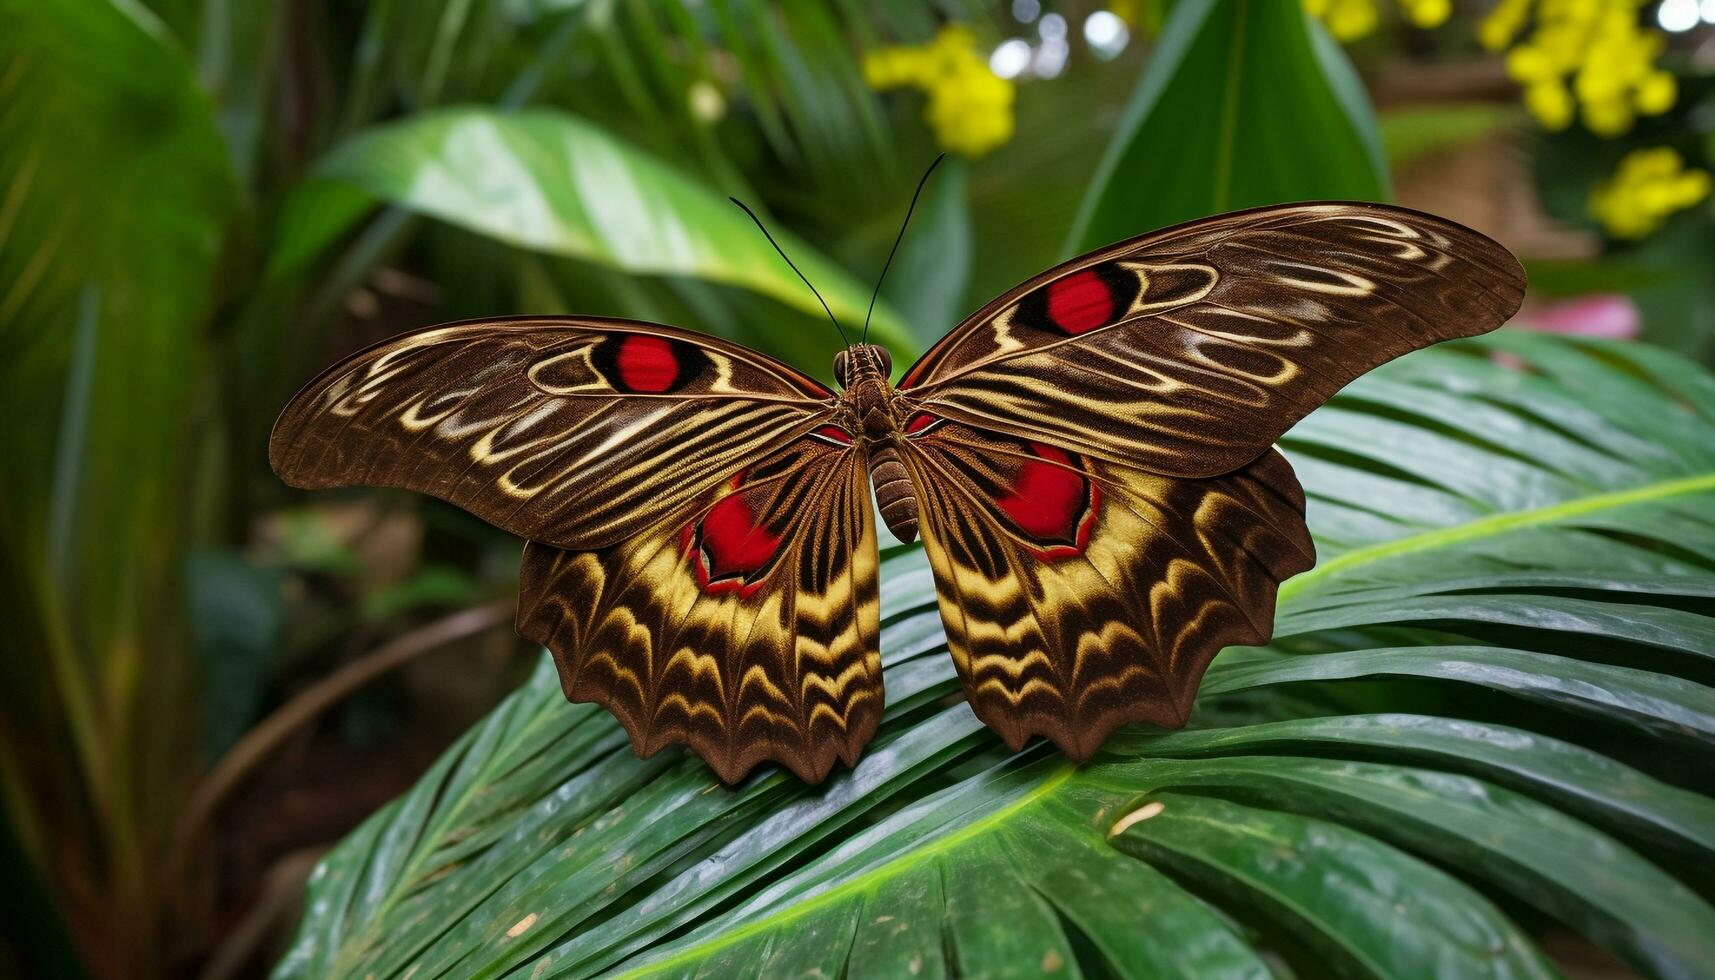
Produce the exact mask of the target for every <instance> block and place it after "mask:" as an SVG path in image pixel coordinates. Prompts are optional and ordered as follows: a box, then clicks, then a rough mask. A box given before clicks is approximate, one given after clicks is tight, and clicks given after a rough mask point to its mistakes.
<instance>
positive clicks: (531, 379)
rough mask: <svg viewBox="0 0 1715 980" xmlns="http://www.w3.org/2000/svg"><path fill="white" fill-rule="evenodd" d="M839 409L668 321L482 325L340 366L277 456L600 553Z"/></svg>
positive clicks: (307, 475) (299, 412)
mask: <svg viewBox="0 0 1715 980" xmlns="http://www.w3.org/2000/svg"><path fill="white" fill-rule="evenodd" d="M833 398H834V395H833V393H832V392H831V391H829V390H828V389H827V388H825V387H823V386H822V385H821V384H819V383H817V382H816V381H814V380H812V379H811V378H809V377H807V376H805V375H802V374H799V373H798V372H797V371H794V370H792V369H791V368H789V367H787V366H785V365H784V364H781V363H780V362H778V361H775V360H774V359H772V358H769V357H765V356H763V355H761V354H758V353H756V352H754V351H750V350H747V349H745V348H743V347H739V346H738V345H736V344H729V343H726V342H724V341H720V340H716V339H714V338H710V337H703V336H699V335H697V334H692V333H690V332H688V331H683V330H675V329H673V328H670V327H662V326H658V325H655V324H645V323H637V322H633V321H626V320H610V319H603V318H599V317H576V318H574V317H531V318H519V319H507V320H484V321H473V322H469V323H456V324H451V325H448V326H442V327H436V328H433V329H430V330H425V331H420V332H417V333H412V334H406V335H404V336H401V337H396V338H393V339H392V340H388V341H385V342H383V343H381V344H378V345H376V346H375V347H372V348H370V349H368V350H366V351H363V352H361V353H359V354H355V355H353V356H352V357H350V358H347V359H346V360H345V361H343V362H342V363H340V364H339V365H337V366H335V367H333V368H331V369H330V370H328V371H327V372H326V373H324V374H323V375H322V376H321V377H319V378H317V379H316V380H314V381H312V382H310V384H308V385H306V386H305V387H304V389H303V390H302V391H300V392H299V393H298V395H297V397H295V398H294V399H293V400H292V402H291V404H289V405H288V406H287V407H286V410H285V411H284V412H283V413H281V416H280V420H279V422H277V423H276V424H275V426H274V434H273V436H272V438H271V440H270V442H269V447H268V452H269V459H270V461H271V462H272V463H273V465H274V470H275V472H277V473H279V474H280V476H281V477H282V478H284V479H285V480H286V481H287V482H288V483H291V484H293V485H294V486H299V487H311V488H316V487H331V486H348V485H353V484H361V485H365V486H393V487H404V488H406V489H409V490H416V491H419V492H422V493H428V494H433V495H435V496H437V497H440V498H442V499H443V500H447V501H450V502H452V503H454V504H457V505H458V506H460V507H462V508H464V509H465V510H468V511H470V512H471V513H473V514H475V515H476V516H478V517H481V518H483V519H484V520H486V521H488V522H489V523H491V524H494V525H496V526H498V527H500V528H503V529H505V530H507V531H510V532H512V533H514V534H516V535H518V536H519V537H523V538H528V539H530V540H533V541H540V542H544V543H547V544H552V545H557V546H560V547H565V548H591V547H598V546H602V545H608V544H613V543H615V542H617V541H621V540H624V539H625V538H626V537H628V536H630V535H632V534H634V533H636V532H638V531H642V530H644V529H646V528H648V527H650V526H652V525H653V524H655V523H656V522H657V521H659V520H661V519H663V518H665V517H666V516H668V515H670V514H673V513H675V512H677V511H680V510H683V509H684V508H686V507H688V506H690V505H691V504H692V503H693V501H695V500H696V499H697V498H699V497H700V496H703V495H706V494H707V493H709V492H710V491H712V490H713V489H714V488H716V487H718V486H719V485H720V484H721V483H722V482H723V481H725V480H726V479H727V478H728V477H729V476H730V475H731V474H732V473H733V472H734V471H735V470H737V469H738V468H739V467H741V466H743V465H745V464H746V463H749V462H754V461H755V460H757V459H759V458H761V457H762V456H763V455H765V454H766V453H768V452H770V451H771V450H773V449H775V448H778V447H780V446H782V445H785V444H786V443H788V442H790V441H791V440H793V439H795V438H797V437H798V436H800V435H802V434H803V433H804V432H807V431H809V430H811V429H813V428H814V427H815V426H816V425H818V424H820V423H821V422H822V421H823V420H825V419H826V417H827V416H828V414H829V413H830V411H831V408H832V404H833ZM669 463H670V464H671V465H668V464H669Z"/></svg>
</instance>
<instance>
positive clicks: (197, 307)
mask: <svg viewBox="0 0 1715 980" xmlns="http://www.w3.org/2000/svg"><path fill="white" fill-rule="evenodd" d="M0 66H3V67H0V349H3V350H4V351H5V354H4V355H3V356H0V418H3V419H4V424H3V425H0V455H4V457H5V458H6V460H7V463H6V465H5V466H4V467H3V468H0V495H3V497H4V500H5V506H4V508H0V583H3V588H0V593H3V599H0V602H3V604H4V605H3V612H0V617H3V619H4V621H5V623H6V630H7V654H6V655H5V656H4V657H0V786H3V787H4V790H3V792H4V802H5V805H6V806H7V807H8V809H9V811H10V814H9V816H10V820H11V823H12V826H13V828H14V829H15V830H16V832H17V835H18V838H19V840H20V842H21V844H22V846H23V847H24V849H25V850H26V852H27V853H28V854H29V855H30V857H31V858H32V859H33V860H35V861H37V862H38V865H39V867H41V868H43V869H46V870H49V871H51V872H52V873H53V874H54V876H55V877H61V878H63V881H62V888H63V891H61V892H60V895H59V897H61V898H62V899H67V898H70V899H71V900H73V901H81V902H83V903H85V905H86V906H95V905H100V906H102V907H103V908H104V909H105V908H124V909H126V910H127V914H126V915H127V918H126V921H125V923H124V926H123V933H124V934H123V935H113V934H108V933H104V932H103V931H102V930H103V929H106V928H118V923H117V921H116V919H115V918H114V917H112V916H111V915H110V914H107V913H105V912H103V913H99V914H96V915H94V916H92V919H93V921H94V924H93V925H92V927H91V928H89V929H83V928H80V929H79V930H78V931H79V933H80V936H79V938H80V939H83V940H84V941H85V942H86V943H88V944H89V945H90V946H92V947H100V948H102V950H103V955H104V956H107V957H111V958H115V959H124V958H127V957H132V956H136V955H139V954H141V953H143V952H144V951H143V950H142V949H140V948H139V947H141V946H143V945H144V944H146V943H147V942H149V941H150V939H151V938H152V937H151V935H150V922H151V919H152V917H153V916H154V915H156V914H157V913H158V911H159V907H160V903H159V900H158V895H157V894H155V893H154V890H155V889H157V888H158V887H159V883H158V881H157V880H156V878H155V876H154V874H153V867H152V862H154V861H155V860H156V859H157V858H158V849H159V845H160V841H161V839H162V838H163V837H164V836H165V834H166V827H165V826H164V825H165V824H166V823H167V822H168V821H169V820H170V819H171V817H172V814H173V812H174V808H175V806H176V802H177V797H178V795H179V793H180V792H181V791H182V787H183V785H184V783H185V781H186V779H187V778H188V776H189V772H188V771H187V770H188V769H189V767H190V766H192V765H194V762H195V759H196V753H195V752H194V744H195V743H194V736H195V730H196V717H195V711H194V709H192V710H185V692H186V690H187V688H188V686H189V684H190V679H191V673H192V667H193V666H194V662H193V661H192V659H191V657H190V655H189V653H188V650H189V643H188V638H187V636H186V635H185V632H184V629H183V627H184V622H183V612H184V608H183V603H182V601H181V600H182V592H181V589H180V587H179V585H180V582H181V581H182V578H183V569H182V567H181V561H182V558H183V548H184V544H185V542H186V540H187V538H189V537H190V536H191V534H192V528H193V527H194V524H195V522H196V520H197V519H198V518H199V517H202V518H205V519H208V520H211V521H212V520H216V519H217V517H216V513H215V511H216V508H215V506H214V505H215V503H216V502H215V501H211V500H210V499H208V498H207V497H199V496H198V495H197V494H195V493H194V492H193V481H192V479H191V477H192V473H191V472H190V469H191V468H190V467H189V466H188V465H187V462H186V457H187V455H188V453H189V451H190V449H189V447H190V446H191V444H192V437H193V432H194V423H193V422H192V416H193V414H194V411H195V408H196V407H197V403H196V396H197V394H198V393H199V391H200V385H199V378H200V377H202V376H203V374H204V373H205V371H206V369H207V364H206V360H205V359H206V357H207V349H206V345H205V328H206V325H207V323H208V318H209V314H210V313H211V311H212V309H213V307H214V305H215V302H216V290H215V267H216V260H217V255H218V252H219V250H220V248H221V242H222V235H223V233H224V230H225V228H226V223H227V221H228V219H229V217H230V216H231V214H232V212H233V210H234V206H235V204H236V200H237V198H236V192H235V189H234V186H233V178H232V173H231V170H230V167H229V164H228V157H227V153H226V150H225V147H224V146H223V144H222V142H221V138H220V134H219V131H218V129H217V127H216V124H215V116H214V112H213V109H212V106H211V105H210V103H209V101H208V99H207V98H206V96H205V95H204V94H203V92H202V91H201V90H200V89H199V88H198V86H197V81H196V77H195V73H194V71H193V66H192V65H191V63H190V62H189V60H188V59H187V58H186V57H185V55H184V53H183V52H182V51H181V50H180V49H179V48H178V47H177V45H176V44H175V42H174V41H173V39H172V38H170V37H168V36H167V35H166V32H165V31H164V29H163V28H162V27H161V25H160V24H159V23H158V22H157V21H156V20H155V19H154V17H153V16H152V15H151V14H149V12H148V11H147V9H145V8H143V7H142V6H140V5H138V4H132V3H123V4H122V3H114V2H109V0H65V2H56V3H46V4H44V3H34V2H29V0H0ZM68 814H78V815H81V817H82V818H80V819H67V815H68Z"/></svg>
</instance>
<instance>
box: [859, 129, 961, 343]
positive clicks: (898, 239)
mask: <svg viewBox="0 0 1715 980" xmlns="http://www.w3.org/2000/svg"><path fill="white" fill-rule="evenodd" d="M945 159H947V154H945V153H943V154H941V155H940V156H938V157H936V158H935V162H934V163H931V164H929V169H928V170H925V171H923V177H922V178H921V179H920V180H918V181H917V190H916V191H915V192H914V193H913V194H912V195H911V206H910V207H908V208H906V209H905V220H904V221H901V222H900V223H899V234H897V235H895V236H894V237H893V248H891V249H889V250H888V253H887V261H886V262H883V263H882V264H881V275H879V276H876V277H875V292H873V293H870V294H869V309H868V310H866V311H864V315H863V337H862V338H861V339H859V340H858V343H860V344H862V343H867V342H868V341H869V318H870V314H872V313H874V312H875V298H876V297H877V296H880V295H881V281H882V280H883V279H886V278H887V267H888V266H890V265H892V264H893V254H894V253H895V252H897V251H899V243H900V242H902V241H904V240H905V229H906V226H908V225H910V224H911V212H913V211H915V210H917V199H918V198H919V197H922V196H923V185H924V184H927V183H929V175H930V174H932V173H934V172H935V168H936V167H939V166H940V165H941V161H942V160H945Z"/></svg>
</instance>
